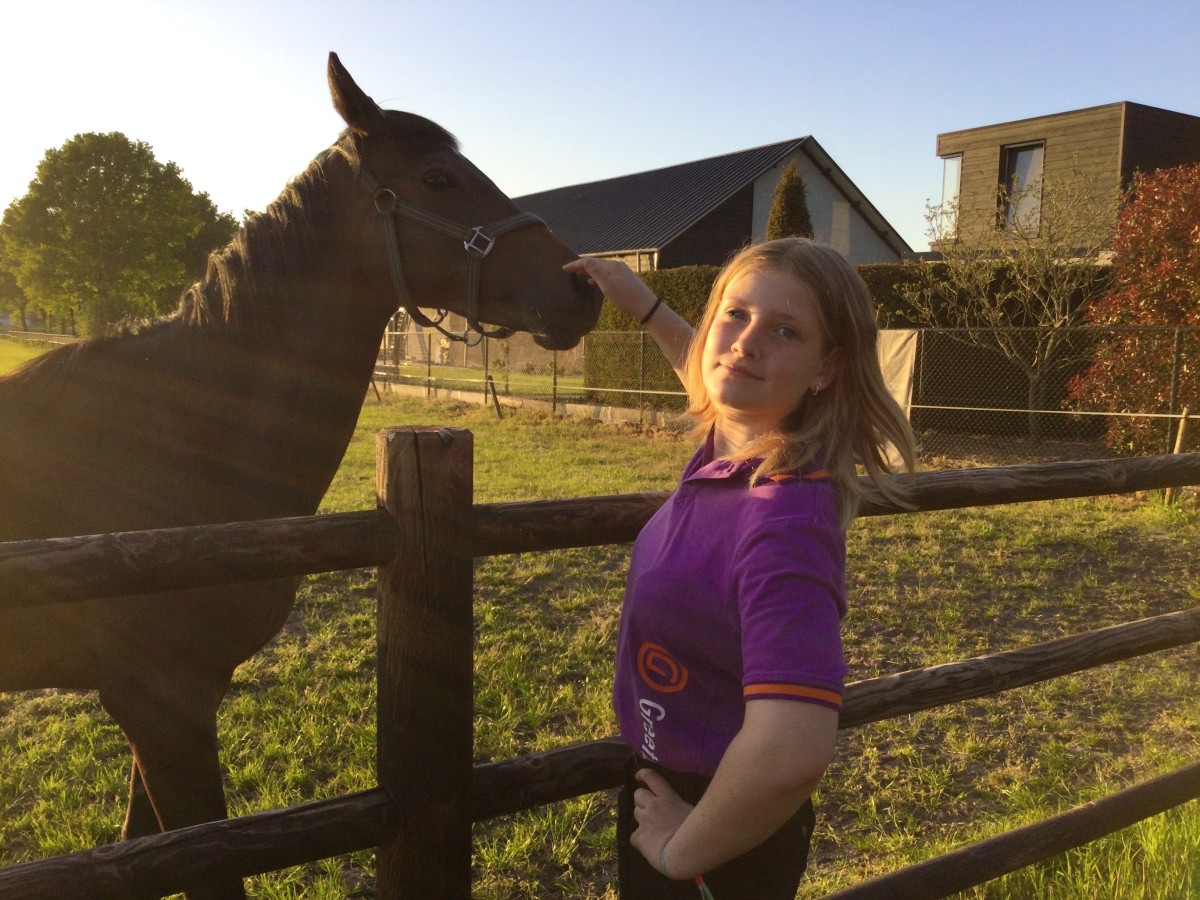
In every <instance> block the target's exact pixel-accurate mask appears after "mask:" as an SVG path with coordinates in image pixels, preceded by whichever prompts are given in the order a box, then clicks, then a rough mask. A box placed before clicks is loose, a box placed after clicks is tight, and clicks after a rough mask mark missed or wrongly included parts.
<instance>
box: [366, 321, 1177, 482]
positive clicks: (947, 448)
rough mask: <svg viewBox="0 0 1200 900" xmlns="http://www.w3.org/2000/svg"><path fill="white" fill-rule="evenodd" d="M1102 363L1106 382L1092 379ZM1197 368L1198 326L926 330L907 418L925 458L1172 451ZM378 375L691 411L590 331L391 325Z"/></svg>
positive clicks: (660, 412)
mask: <svg viewBox="0 0 1200 900" xmlns="http://www.w3.org/2000/svg"><path fill="white" fill-rule="evenodd" d="M1098 361H1099V362H1101V363H1103V364H1104V365H1105V366H1106V370H1107V373H1108V374H1107V381H1106V382H1103V383H1101V382H1099V381H1097V380H1096V377H1095V376H1094V375H1093V376H1092V378H1091V380H1090V381H1089V372H1090V371H1093V366H1094V365H1096V364H1097V363H1098ZM1105 361H1107V362H1105ZM1198 366H1200V328H1184V327H1180V328H1137V329H1133V328H1129V329H1099V328H1074V329H1066V328H1060V329H1046V328H1009V329H921V330H919V332H918V349H917V353H916V359H915V363H914V366H913V373H912V395H911V405H910V416H911V420H912V423H913V427H914V430H916V432H917V434H918V437H919V439H920V443H921V446H922V450H923V452H924V453H925V454H926V455H927V456H930V457H945V458H950V459H963V460H978V461H981V462H985V463H989V464H1003V463H1006V462H1007V463H1015V462H1021V461H1033V460H1039V461H1042V460H1053V459H1083V458H1095V457H1100V456H1110V455H1114V454H1118V453H1127V452H1130V451H1129V450H1127V449H1123V448H1122V447H1121V446H1119V445H1118V446H1109V442H1112V439H1113V435H1124V434H1127V433H1132V432H1137V433H1138V434H1140V435H1142V437H1141V439H1140V446H1141V447H1143V448H1145V447H1146V446H1148V445H1153V449H1152V450H1146V451H1145V452H1157V453H1170V452H1172V450H1173V449H1174V445H1175V442H1176V439H1177V437H1178V433H1179V428H1180V425H1181V421H1182V420H1181V414H1182V413H1183V412H1184V410H1185V409H1187V410H1189V412H1190V417H1191V419H1192V420H1193V424H1194V426H1197V427H1200V423H1197V422H1196V421H1195V420H1196V419H1198V418H1200V396H1197V389H1198V387H1200V373H1198V371H1197V369H1198ZM376 381H377V382H379V383H384V382H386V383H388V384H394V385H408V386H409V387H410V389H415V390H418V391H423V392H424V393H425V394H426V395H427V396H431V397H432V396H444V395H446V394H447V393H448V392H462V394H463V395H464V396H472V395H473V398H474V399H477V400H479V401H480V402H486V401H487V400H489V398H490V400H491V401H493V402H496V403H497V406H498V407H499V404H500V400H499V398H520V399H522V400H532V401H541V402H544V403H546V404H548V406H549V408H550V409H551V410H553V411H556V412H560V413H563V414H571V413H573V412H580V413H589V414H595V413H596V410H597V409H598V408H603V409H605V410H608V411H610V412H612V413H613V417H614V418H631V419H633V420H635V421H637V420H642V421H646V420H650V421H656V422H658V421H663V420H666V419H669V418H670V417H671V416H672V415H673V414H675V413H679V412H681V411H682V410H683V409H684V407H685V405H686V396H685V395H684V393H683V391H682V389H681V388H680V386H679V383H678V381H677V380H676V378H675V375H674V373H673V372H672V370H671V368H670V366H668V365H667V364H666V362H665V360H664V359H663V358H662V355H661V354H660V353H659V351H658V349H657V347H656V346H655V344H654V342H653V340H652V339H651V338H650V336H649V335H648V334H646V333H645V332H624V331H621V332H603V331H599V332H592V333H591V334H589V335H588V336H587V337H586V338H584V340H583V341H582V342H581V343H580V345H579V346H577V347H575V348H574V349H572V350H569V351H558V352H553V351H549V350H544V349H542V348H540V347H538V346H537V345H536V344H534V343H533V341H532V339H531V338H530V337H529V336H528V335H524V334H519V335H514V336H513V337H512V338H509V339H507V340H503V341H500V340H490V339H483V340H481V341H480V342H479V343H478V344H475V345H474V346H466V345H464V344H462V343H459V342H451V341H449V340H447V339H445V338H444V337H442V336H441V335H439V334H437V333H436V332H430V331H429V330H428V329H422V328H419V327H409V328H407V329H404V330H390V331H389V332H388V333H387V335H386V337H385V341H384V344H383V346H382V348H381V351H380V355H379V364H378V366H377V368H376ZM1139 381H1140V382H1142V383H1140V384H1139V383H1138V382H1139ZM1114 383H1115V384H1116V386H1117V387H1118V388H1120V389H1119V390H1116V391H1115V394H1116V396H1110V395H1112V394H1113V393H1114ZM1093 386H1094V387H1096V390H1095V391H1093V390H1092V387H1093ZM1101 387H1103V390H1101V389H1100V388H1101ZM479 395H484V396H482V397H481V396H479ZM580 407H582V408H580ZM1147 433H1148V434H1149V437H1148V438H1147V437H1146V435H1147ZM1106 441H1107V442H1106Z"/></svg>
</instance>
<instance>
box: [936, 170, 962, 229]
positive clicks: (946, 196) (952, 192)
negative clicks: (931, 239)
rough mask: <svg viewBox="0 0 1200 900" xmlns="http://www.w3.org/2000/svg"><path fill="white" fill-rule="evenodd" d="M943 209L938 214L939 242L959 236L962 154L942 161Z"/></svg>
mask: <svg viewBox="0 0 1200 900" xmlns="http://www.w3.org/2000/svg"><path fill="white" fill-rule="evenodd" d="M942 163H943V165H942V209H941V212H940V213H939V214H938V222H937V237H938V240H953V239H954V238H955V237H957V236H958V189H959V185H960V184H961V183H962V154H961V153H959V154H956V155H954V156H947V157H944V158H943V159H942Z"/></svg>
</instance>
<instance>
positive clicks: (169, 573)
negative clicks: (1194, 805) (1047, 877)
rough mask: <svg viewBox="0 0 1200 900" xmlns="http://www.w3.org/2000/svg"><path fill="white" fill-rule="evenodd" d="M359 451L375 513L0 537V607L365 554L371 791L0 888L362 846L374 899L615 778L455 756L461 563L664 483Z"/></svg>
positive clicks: (1146, 475)
mask: <svg viewBox="0 0 1200 900" xmlns="http://www.w3.org/2000/svg"><path fill="white" fill-rule="evenodd" d="M377 447H378V463H377V487H378V495H379V498H380V503H381V508H380V509H378V510H375V511H369V512H356V513H343V514H336V515H328V516H314V517H306V518H296V519H279V520H272V521H264V522H246V523H235V524H227V525H213V526H205V527H196V528H176V529H167V530H163V531H146V532H127V533H123V534H112V535H100V536H90V537H73V538H60V539H54V540H39V541H19V542H13V543H8V544H0V608H8V607H13V606H21V605H31V604H44V603H54V602H62V601H64V600H70V599H77V598H80V597H85V596H119V595H122V594H130V593H148V592H153V591H158V590H163V589H165V588H168V587H185V586H196V585H208V584H221V583H230V582H237V581H246V580H253V579H257V578H267V577H278V576H282V575H299V574H309V573H315V572H326V571H334V570H338V569H345V568H357V567H361V566H378V567H379V621H378V699H377V716H378V747H377V750H378V758H377V770H378V782H379V786H378V787H377V788H375V789H373V790H369V791H363V792H360V793H357V794H351V795H348V796H343V797H337V798H334V799H331V800H325V801H320V802H316V803H309V804H305V805H302V806H297V807H292V808H289V809H283V810H276V811H272V812H265V813H259V814H255V815H249V816H244V817H241V818H238V819H230V820H227V821H222V822H213V823H209V824H204V825H196V826H193V827H190V828H185V829H181V830H179V831H173V832H168V833H165V834H161V835H155V836H152V837H145V838H138V839H135V840H130V841H124V842H121V843H118V844H115V845H111V846H106V847H100V848H96V849H92V850H85V851H81V852H77V853H72V854H69V855H66V856H59V857H55V858H52V859H46V860H41V861H36V862H28V863H23V864H20V865H16V866H12V867H9V868H6V869H0V896H2V897H5V898H59V897H67V896H87V897H90V898H102V897H126V896H130V895H134V894H136V895H139V896H144V895H146V894H152V893H154V892H156V891H157V892H159V893H163V894H165V893H170V892H172V891H176V890H179V889H180V886H181V885H183V884H185V883H187V882H189V881H193V880H195V878H196V876H198V875H201V874H211V873H215V872H220V873H226V874H235V875H238V876H243V877H245V876H249V875H254V874H259V873H262V872H267V871H272V870H275V869H282V868H286V867H289V866H294V865H299V864H302V863H306V862H311V861H314V860H317V859H322V858H325V857H328V856H335V855H338V854H343V853H349V852H352V851H356V850H363V849H367V848H371V847H377V848H378V896H379V897H381V898H385V900H389V898H397V897H414V898H415V897H419V898H423V900H442V898H446V900H449V898H468V897H470V894H471V825H472V823H473V822H475V821H478V820H481V819H487V818H490V817H493V816H497V815H501V814H504V813H510V812H516V811H518V810H522V809H528V808H531V807H534V806H537V805H541V804H545V803H550V802H554V801H558V800H565V799H568V798H571V797H576V796H579V795H581V794H585V793H589V792H593V791H599V790H605V789H608V788H612V787H615V786H617V785H618V784H619V783H620V781H621V764H622V761H623V759H624V755H625V751H624V750H623V748H622V745H621V744H620V742H619V741H618V740H617V739H615V738H609V739H607V740H602V741H593V742H589V743H585V744H579V745H575V746H570V747H564V748H561V749H556V750H551V751H547V752H542V753H535V754H530V755H527V756H521V757H518V758H515V759H509V760H503V761H498V762H493V763H488V764H486V765H478V766H472V704H471V696H472V677H473V675H472V612H471V606H472V596H471V590H472V571H471V570H472V561H473V559H474V558H476V557H480V556H489V555H495V554H505V553H521V552H532V551H542V550H554V549H562V548H567V547H584V546H595V545H600V544H609V543H624V542H628V541H631V540H632V539H633V538H634V537H635V536H636V534H637V532H638V530H639V529H640V528H641V527H642V525H643V524H645V522H646V520H647V519H648V518H649V517H650V515H651V514H652V513H653V512H654V511H655V510H656V509H657V508H658V507H659V506H660V505H661V504H662V502H663V500H664V499H665V498H666V497H667V496H668V495H667V494H666V493H661V492H659V493H642V494H629V495H619V496H610V497H587V498H578V499H569V500H549V501H535V502H523V503H498V504H475V505H472V500H471V498H472V488H473V485H472V477H473V476H472V464H473V438H472V436H471V434H470V432H467V431H463V430H450V429H437V428H398V429H389V430H386V431H383V432H381V433H380V434H379V437H378V443H377ZM917 481H918V486H917V492H916V498H917V509H918V510H919V511H927V510H938V509H956V508H967V507H973V506H986V505H995V504H1004V503H1020V502H1025V501H1032V500H1050V499H1061V498H1067V497H1086V496H1098V495H1103V494H1113V493H1122V492H1131V491H1140V490H1153V489H1163V488H1167V487H1174V486H1179V485H1194V484H1200V454H1195V453H1194V454H1179V455H1171V456H1156V457H1140V458H1130V459H1119V460H1104V461H1083V462H1060V463H1045V464H1038V465H1027V466H1008V467H999V468H990V469H987V468H981V469H969V470H949V471H939V472H927V473H921V474H920V475H919V476H917ZM898 512H901V511H900V510H898V509H896V508H894V507H890V506H888V505H885V504H875V505H868V506H867V508H865V509H864V510H863V511H862V514H863V515H885V514H893V513H898ZM1197 640H1200V608H1196V609H1190V610H1186V611H1181V612H1176V613H1170V614H1167V615H1161V616H1156V617H1154V618H1150V619H1144V620H1142V621H1138V622H1131V623H1127V624H1123V625H1117V626H1113V627H1109V628H1103V629H1100V630H1097V631H1092V632H1088V633H1086V634H1081V635H1075V636H1071V637H1066V638H1060V639H1058V640H1053V641H1049V642H1047V643H1043V644H1038V645H1035V646H1030V647H1026V648H1022V649H1018V650H1012V651H1008V652H1003V653H997V654H994V655H991V656H985V657H979V658H976V659H970V660H965V661H962V662H956V663H950V664H946V665H940V666H934V667H931V668H927V669H920V670H914V671H910V672H903V673H900V674H895V675H889V676H885V677H881V678H873V679H870V680H867V681H860V682H856V683H854V684H851V685H848V686H847V690H846V694H845V702H844V707H843V711H842V716H841V728H854V727H856V726H859V725H863V724H866V723H868V722H875V721H879V720H882V719H886V718H891V717H895V716H900V715H904V714H907V713H911V712H914V711H917V710H924V709H931V708H934V707H937V706H942V705H944V704H948V703H953V702H956V701H962V700H968V699H971V698H977V697H983V696H987V695H990V694H995V693H998V692H1000V691H1005V690H1008V689H1010V688H1014V687H1019V686H1022V685H1028V684H1033V683H1035V682H1039V681H1044V680H1046V679H1050V678H1054V677H1057V676H1060V675H1065V674H1067V673H1070V672H1076V671H1081V670H1084V669H1088V668H1091V667H1094V666H1099V665H1103V664H1105V663H1109V662H1115V661H1117V660H1122V659H1128V658H1131V657H1135V656H1139V655H1142V654H1146V653H1151V652H1154V651H1157V650H1163V649H1166V648H1170V647H1177V646H1181V645H1184V644H1188V643H1193V642H1195V641H1197ZM434 748H436V752H431V751H432V750H433V749H434ZM1197 796H1200V763H1197V764H1193V765H1191V766H1188V767H1185V768H1183V769H1180V770H1178V771H1177V772H1175V773H1172V774H1169V775H1166V776H1162V777H1160V778H1156V779H1154V780H1152V781H1150V782H1147V783H1145V784H1142V785H1138V786H1135V787H1131V788H1128V789H1126V790H1124V791H1121V792H1119V793H1117V794H1114V795H1112V796H1111V797H1108V798H1106V799H1104V800H1100V801H1097V802H1095V803H1091V804H1088V805H1086V806H1084V807H1081V808H1079V809H1077V810H1073V811H1070V812H1067V813H1064V814H1061V815H1059V816H1055V817H1053V818H1051V819H1048V820H1045V821H1044V822H1041V823H1037V824H1035V825H1032V826H1027V827H1025V828H1021V829H1018V830H1016V831H1013V832H1009V833H1008V834H1005V835H1001V836H1000V837H997V838H993V839H991V840H988V841H984V842H982V843H980V844H976V845H972V846H969V847H965V848H962V849H960V850H957V851H955V852H952V853H949V854H947V855H945V856H941V857H937V858H935V859H931V860H928V861H926V862H924V863H920V864H918V865H916V866H913V867H910V868H907V869H903V870H900V871H899V872H895V873H892V874H890V875H887V876H884V877H882V878H879V879H875V880H873V881H869V882H864V883H863V884H861V885H858V886H856V887H852V888H849V889H847V890H844V891H841V892H839V893H837V894H835V895H832V896H836V897H839V898H855V900H862V898H867V897H887V898H903V897H921V898H933V897H942V896H947V895H949V894H952V893H955V892H957V891H961V890H964V889H966V888H968V887H970V886H972V885H975V884H981V883H983V882H985V881H988V880H991V879H993V878H996V877H998V876H1000V875H1002V874H1005V873H1007V872H1011V871H1014V870H1016V869H1018V868H1021V867H1023V866H1026V865H1029V864H1031V863H1034V862H1037V861H1039V860H1042V859H1046V858H1048V857H1050V856H1053V855H1055V854H1057V853H1060V852H1062V851H1063V850H1065V849H1068V848H1070V847H1074V846H1079V845H1081V844H1084V843H1086V842H1088V841H1090V840H1093V839H1095V838H1096V837H1098V836H1100V835H1103V834H1106V833H1110V832H1112V831H1115V830H1119V829H1120V828H1122V827H1125V826H1127V825H1128V824H1131V823H1132V822H1135V821H1138V820H1140V819H1142V818H1145V817H1147V816H1150V815H1154V814H1156V813H1159V812H1162V811H1164V810H1166V809H1169V808H1171V807H1173V806H1177V805H1179V804H1181V803H1183V802H1185V801H1187V800H1190V799H1193V798H1195V797H1197Z"/></svg>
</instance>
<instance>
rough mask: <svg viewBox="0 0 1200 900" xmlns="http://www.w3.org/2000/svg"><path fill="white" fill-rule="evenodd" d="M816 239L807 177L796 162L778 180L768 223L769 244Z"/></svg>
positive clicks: (789, 164)
mask: <svg viewBox="0 0 1200 900" xmlns="http://www.w3.org/2000/svg"><path fill="white" fill-rule="evenodd" d="M812 236H813V226H812V216H810V215H809V212H808V190H807V188H806V187H805V185H804V176H802V175H801V174H800V170H799V169H797V168H796V163H795V161H794V160H793V161H792V162H790V163H788V165H787V168H785V169H784V170H783V172H782V173H781V174H780V176H779V184H777V185H776V186H775V196H774V197H773V198H772V200H771V215H770V217H769V218H768V219H767V233H766V238H767V240H768V241H773V240H775V239H776V238H781V237H806V238H811V237H812Z"/></svg>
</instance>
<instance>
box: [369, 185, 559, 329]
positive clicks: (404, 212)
mask: <svg viewBox="0 0 1200 900" xmlns="http://www.w3.org/2000/svg"><path fill="white" fill-rule="evenodd" d="M359 177H360V178H361V179H362V181H363V184H364V185H366V188H367V190H368V191H370V192H371V200H372V202H373V203H374V205H375V211H376V212H378V213H379V216H380V221H381V222H382V223H383V234H384V243H385V244H386V245H387V255H388V266H389V268H390V269H391V271H392V283H393V284H394V285H395V287H396V293H397V294H398V295H399V297H400V305H401V306H402V307H404V309H405V310H406V311H407V312H408V315H409V317H410V318H411V319H412V320H413V321H414V322H417V323H418V324H420V325H424V326H426V327H429V328H435V329H437V330H438V331H440V332H441V333H442V334H444V335H445V336H446V337H448V338H449V339H450V340H452V341H462V342H463V343H464V344H467V346H474V345H475V344H478V343H479V341H480V340H482V339H483V338H485V337H495V338H505V337H508V336H509V335H510V334H512V333H513V329H511V328H493V329H491V330H490V331H487V330H484V328H483V326H481V325H480V324H479V286H480V280H481V270H482V267H483V259H484V257H485V256H487V255H488V254H489V253H491V252H492V248H493V247H495V246H496V239H497V238H498V237H500V236H501V235H503V234H506V233H507V232H509V231H513V230H514V229H517V228H523V227H524V226H526V225H541V226H542V227H546V223H545V222H544V221H543V220H542V219H541V218H540V217H538V216H535V215H534V214H533V213H529V212H518V213H515V214H513V215H511V216H506V217H505V218H503V219H500V220H499V221H496V222H492V223H491V224H490V225H476V226H474V227H472V228H467V227H466V226H463V225H460V224H459V223H458V222H454V221H452V220H451V219H446V218H443V217H442V216H439V215H437V214H435V213H431V212H428V211H427V210H423V209H421V208H420V207H417V206H413V205H412V204H409V203H405V202H404V201H403V200H401V199H400V198H398V197H397V196H396V193H395V191H392V190H391V189H389V188H385V187H383V186H382V185H381V184H380V183H379V179H377V178H376V177H375V175H374V174H373V173H372V172H371V171H370V170H369V169H368V168H367V167H366V166H365V165H364V166H361V167H360V169H359ZM396 216H404V217H405V218H407V219H411V220H413V221H414V222H419V223H420V224H422V225H425V226H427V227H429V228H432V229H434V230H435V231H440V232H442V233H443V234H448V235H450V236H451V237H456V238H458V239H460V240H461V241H462V243H463V250H465V251H466V253H467V314H466V319H467V330H466V331H464V332H463V333H462V334H455V333H454V332H451V331H448V330H447V329H445V328H444V327H442V324H441V323H442V321H443V320H445V318H446V315H447V311H446V310H439V311H438V312H439V315H438V317H437V318H436V319H430V318H429V317H428V316H426V315H425V314H424V313H423V312H421V310H420V309H419V308H418V306H417V304H416V302H415V300H414V299H413V296H412V291H410V290H409V287H408V282H407V281H406V279H405V277H404V264H403V262H402V261H401V259H400V245H399V243H397V241H396ZM472 331H474V332H475V333H476V334H477V335H478V337H477V338H476V340H475V341H474V342H472V341H471V340H470V339H469V335H470V333H471V332H472Z"/></svg>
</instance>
